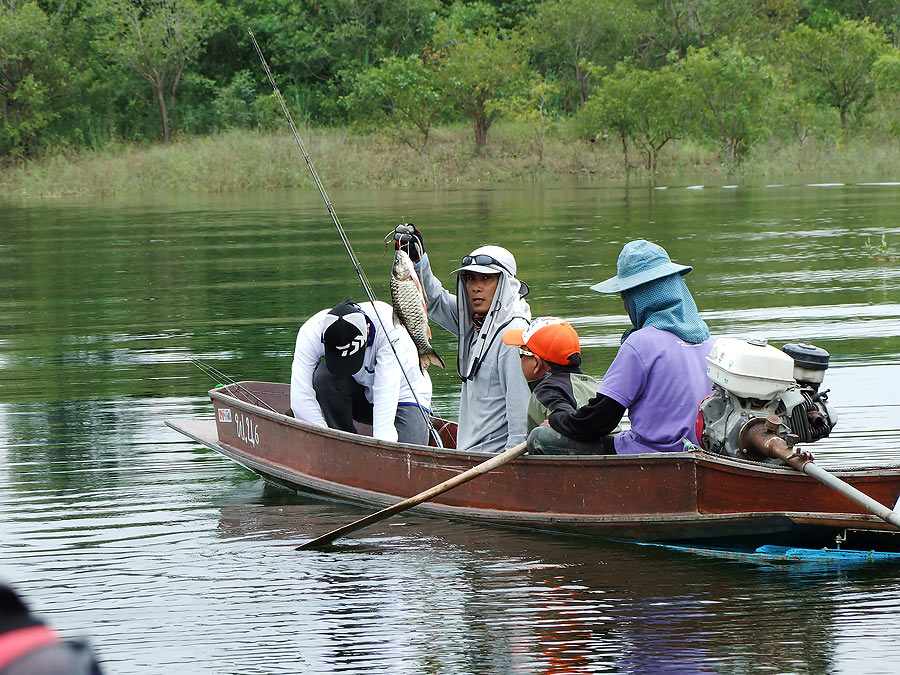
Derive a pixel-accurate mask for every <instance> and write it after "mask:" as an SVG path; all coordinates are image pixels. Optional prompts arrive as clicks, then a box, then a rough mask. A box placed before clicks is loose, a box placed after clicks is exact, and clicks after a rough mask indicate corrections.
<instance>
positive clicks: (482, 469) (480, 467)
mask: <svg viewBox="0 0 900 675" xmlns="http://www.w3.org/2000/svg"><path fill="white" fill-rule="evenodd" d="M525 451H526V447H525V443H519V445H516V446H514V447H512V448H510V449H509V450H506V451H505V452H501V453H500V454H499V455H495V456H494V457H491V458H490V459H488V460H485V461H484V462H482V463H481V464H476V465H475V466H473V467H472V468H471V469H468V470H467V471H463V472H462V473H461V474H459V475H457V476H454V477H453V478H449V479H447V480H445V481H444V482H443V483H439V484H438V485H435V486H434V487H432V488H428V489H427V490H425V491H423V492H420V493H419V494H417V495H413V496H412V497H410V498H409V499H404V500H403V501H402V502H398V503H397V504H394V505H392V506H388V507H387V508H384V509H381V511H378V512H376V513H372V514H369V515H368V516H366V517H365V518H360V519H359V520H356V521H354V522H352V523H350V524H348V525H344V526H343V527H339V528H337V529H335V530H332V531H331V532H327V533H326V534H323V535H322V536H321V537H316V538H315V539H312V540H311V541H308V542H306V543H305V544H301V545H300V546H298V547H297V548H296V550H297V551H308V550H312V549H316V548H321V547H322V546H327V545H328V544H331V543H332V542H334V540H335V539H338V538H340V537H343V536H344V535H346V534H350V533H351V532H356V531H357V530H361V529H363V528H365V527H368V526H369V525H373V524H375V523H377V522H380V521H382V520H384V519H386V518H390V517H391V516H392V515H394V514H395V513H400V512H401V511H405V510H406V509H409V508H412V507H413V506H416V505H417V504H421V503H422V502H426V501H428V500H429V499H432V498H434V497H437V496H438V495H439V494H442V493H444V492H447V491H448V490H452V489H453V488H455V487H457V486H459V485H462V484H463V483H467V482H469V481H470V480H472V479H473V478H477V477H478V476H482V475H484V474H486V473H488V472H489V471H492V470H493V469H496V468H497V467H499V466H502V465H504V464H506V463H507V462H509V461H510V460H513V459H515V458H516V457H519V456H521V455H523V454H525Z"/></svg>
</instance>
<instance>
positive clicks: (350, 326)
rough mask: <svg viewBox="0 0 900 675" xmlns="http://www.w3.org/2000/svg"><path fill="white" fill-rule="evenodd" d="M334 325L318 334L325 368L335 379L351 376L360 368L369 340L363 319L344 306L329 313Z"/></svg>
mask: <svg viewBox="0 0 900 675" xmlns="http://www.w3.org/2000/svg"><path fill="white" fill-rule="evenodd" d="M329 314H331V315H333V316H334V317H335V319H334V321H332V322H331V324H330V325H329V326H328V327H327V328H326V329H325V331H324V332H323V333H322V343H323V344H324V347H325V367H326V368H328V370H329V371H330V372H332V373H334V374H335V375H353V374H355V373H357V372H359V370H360V368H362V366H363V360H364V358H365V353H366V345H367V343H368V338H369V324H368V319H367V318H366V315H365V314H363V312H362V310H360V309H359V307H357V306H356V305H354V304H352V303H349V302H345V303H341V304H340V305H338V306H337V307H335V308H334V309H332V310H331V312H329Z"/></svg>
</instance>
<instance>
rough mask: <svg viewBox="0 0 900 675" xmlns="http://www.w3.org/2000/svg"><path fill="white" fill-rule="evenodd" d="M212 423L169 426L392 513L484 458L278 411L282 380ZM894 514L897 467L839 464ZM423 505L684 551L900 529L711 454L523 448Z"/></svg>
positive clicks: (236, 388)
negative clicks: (551, 452) (550, 452)
mask: <svg viewBox="0 0 900 675" xmlns="http://www.w3.org/2000/svg"><path fill="white" fill-rule="evenodd" d="M209 395H210V398H211V400H212V403H213V408H214V413H215V415H214V417H211V418H209V419H179V420H170V421H168V422H167V424H168V425H169V426H170V427H172V428H173V429H175V430H177V431H179V432H181V433H183V434H185V435H186V436H188V437H190V438H192V439H194V440H195V441H197V442H199V443H202V444H203V445H205V446H207V447H208V448H211V449H213V450H215V451H216V452H218V453H221V454H222V455H224V456H225V457H227V458H229V459H231V460H233V461H235V462H237V463H238V464H240V465H242V466H244V467H246V468H248V469H250V470H251V471H254V472H256V473H258V474H260V475H261V476H263V477H264V478H266V479H267V480H270V481H273V482H276V483H280V484H282V485H286V486H289V487H291V488H294V489H297V490H300V491H304V492H309V493H314V494H319V495H325V496H327V497H330V498H337V499H341V500H347V501H351V502H355V503H359V504H364V505H369V506H374V507H379V508H381V507H385V506H389V505H392V504H394V503H396V502H399V501H401V500H403V499H406V498H407V497H410V496H412V495H415V494H417V493H419V492H422V491H424V490H426V489H428V488H430V487H431V486H434V485H436V484H438V483H441V482H443V481H445V480H447V479H449V478H452V477H453V476H455V475H458V474H459V473H461V472H463V471H465V470H467V469H469V468H471V467H473V466H475V465H477V464H479V463H481V462H483V461H484V460H485V459H487V458H489V457H490V455H486V454H484V453H475V452H467V451H460V450H456V449H455V434H456V425H455V423H453V422H449V421H446V420H442V419H438V418H434V419H433V423H434V426H435V429H436V430H437V431H438V432H439V435H440V437H441V441H442V444H443V447H437V445H436V444H435V442H434V441H432V445H431V446H420V445H410V444H404V443H389V442H384V441H380V440H376V439H374V438H372V437H371V436H370V435H367V433H369V432H370V430H369V429H367V428H365V427H363V426H362V425H360V426H359V428H358V431H359V433H347V432H343V431H337V430H333V429H327V428H322V427H319V426H315V425H312V424H308V423H306V422H303V421H300V420H297V419H295V418H293V417H291V416H290V415H287V414H284V413H282V412H278V411H287V410H288V409H289V406H290V388H289V385H287V384H279V383H269V382H237V383H232V384H230V385H228V386H225V387H221V388H217V389H213V390H211V391H210V392H209ZM831 473H833V474H834V475H835V476H837V477H839V478H840V479H842V480H843V481H845V482H846V483H848V484H850V485H852V486H854V487H856V488H857V489H859V490H861V491H863V492H864V493H865V494H866V495H868V496H870V497H872V498H873V499H875V500H877V501H878V502H880V503H881V504H883V505H885V506H887V507H888V508H894V507H895V506H896V504H897V502H898V499H900V467H880V468H879V467H874V468H855V469H849V468H848V469H835V470H832V471H831ZM415 508H416V511H417V512H419V513H423V514H430V515H433V516H439V517H446V518H455V519H464V520H469V521H477V522H482V523H491V524H495V525H501V526H513V527H522V528H531V529H537V530H545V531H551V532H559V533H569V534H580V535H590V536H598V537H605V538H614V539H624V540H633V541H640V542H657V543H666V544H676V545H689V546H704V545H706V546H717V547H720V546H733V547H740V548H741V549H746V550H753V549H754V548H756V547H760V546H790V547H805V548H812V549H817V548H829V549H852V550H874V551H892V552H900V531H898V530H897V529H896V528H895V527H893V526H892V525H890V524H889V523H887V522H885V521H884V520H882V519H880V518H878V517H877V516H875V515H872V514H870V513H868V512H867V511H865V510H864V509H863V508H862V507H860V506H858V505H857V504H856V503H854V502H853V501H851V500H850V499H848V498H847V497H845V496H843V495H842V494H840V493H838V492H835V491H834V490H832V489H830V488H829V487H828V486H826V485H823V484H822V483H820V482H818V481H816V480H814V479H813V478H810V477H809V476H807V475H804V474H803V473H800V472H798V471H796V470H795V469H792V468H789V467H787V466H785V467H784V468H781V467H777V466H771V465H769V464H763V463H757V462H752V461H745V460H740V459H734V458H730V457H726V456H723V455H718V454H715V453H711V452H706V451H699V450H693V451H687V452H678V453H653V454H644V455H627V456H617V455H612V456H586V455H582V456H546V455H534V456H529V455H523V456H522V457H519V458H517V459H515V460H512V461H510V462H508V463H506V464H504V465H503V466H501V467H499V468H497V469H495V470H492V471H490V472H489V473H487V474H485V475H483V476H481V477H479V478H477V479H475V480H471V481H469V482H467V483H465V484H463V485H461V486H459V487H457V488H455V489H453V490H450V491H448V492H445V493H443V494H441V495H440V496H439V497H437V498H435V499H433V500H431V501H429V502H426V503H423V504H421V505H419V506H417V507H415Z"/></svg>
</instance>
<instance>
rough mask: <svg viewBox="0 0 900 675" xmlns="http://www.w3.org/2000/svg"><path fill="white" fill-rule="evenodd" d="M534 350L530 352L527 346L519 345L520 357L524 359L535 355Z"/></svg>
mask: <svg viewBox="0 0 900 675" xmlns="http://www.w3.org/2000/svg"><path fill="white" fill-rule="evenodd" d="M534 355H535V353H534V352H530V351H528V350H527V349H525V347H519V358H520V359H524V358H525V357H526V356H534Z"/></svg>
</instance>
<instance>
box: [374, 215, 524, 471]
mask: <svg viewBox="0 0 900 675" xmlns="http://www.w3.org/2000/svg"><path fill="white" fill-rule="evenodd" d="M388 237H390V235H388ZM393 238H394V241H395V246H396V248H397V249H398V254H399V253H405V254H408V256H409V257H410V258H411V259H412V261H413V262H414V272H415V273H417V274H418V278H419V280H420V281H421V287H422V289H423V291H424V296H425V300H426V301H427V310H428V317H430V318H431V319H433V320H434V321H436V322H437V323H438V324H440V325H441V326H443V327H444V328H446V329H447V330H448V331H450V332H451V333H453V334H454V335H456V336H457V337H458V338H459V340H458V350H457V360H456V367H457V371H458V373H459V376H460V378H461V379H462V392H461V396H460V405H459V427H458V431H457V447H458V448H459V449H461V450H474V451H480V452H493V453H499V452H502V451H503V450H504V449H506V448H511V447H513V446H515V445H518V444H519V443H522V442H523V441H524V440H525V431H526V411H527V408H528V399H529V396H530V391H529V389H528V384H527V383H526V382H525V378H524V377H523V376H522V369H521V367H520V365H519V350H518V348H516V347H512V346H510V345H506V344H504V343H503V340H502V339H501V338H502V336H503V333H504V331H505V330H508V329H511V328H519V329H523V328H525V327H527V326H528V323H529V321H530V320H531V308H530V307H529V306H528V303H527V302H525V299H524V298H525V295H526V294H527V293H528V286H527V285H526V284H525V282H523V281H520V280H519V279H517V278H516V259H515V258H514V257H513V254H512V253H510V252H509V251H508V250H506V249H505V248H502V247H500V246H481V247H479V248H476V249H475V250H474V251H472V252H471V253H470V254H469V255H467V256H465V257H463V259H462V265H461V266H460V267H459V268H457V269H455V270H453V272H452V273H453V274H455V275H456V277H457V286H456V287H457V292H456V295H454V294H452V293H450V292H448V291H447V290H445V289H444V287H443V286H441V283H440V281H438V280H437V278H435V276H434V274H433V273H432V271H431V265H430V264H429V262H428V255H427V254H426V253H425V247H424V243H423V239H422V233H421V232H420V231H419V229H418V228H417V227H416V226H415V225H413V224H411V223H405V224H403V225H398V226H397V227H396V228H395V230H394V233H393ZM395 268H396V259H395ZM393 276H394V275H393V274H392V279H391V284H392V289H393V286H394V284H395V280H394V278H393ZM395 310H396V300H395ZM428 317H422V318H421V319H419V320H423V321H425V323H426V325H427V318H428ZM407 328H409V326H407ZM417 328H418V327H414V328H413V329H411V330H410V332H411V333H412V332H413V331H414V330H416V329H417ZM426 343H427V340H426ZM428 348H429V349H430V346H429V347H428ZM431 351H432V353H433V350H431ZM419 353H420V354H422V348H421V347H420V349H419Z"/></svg>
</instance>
